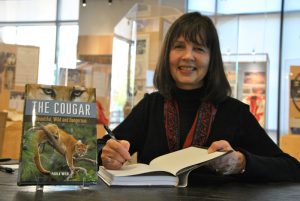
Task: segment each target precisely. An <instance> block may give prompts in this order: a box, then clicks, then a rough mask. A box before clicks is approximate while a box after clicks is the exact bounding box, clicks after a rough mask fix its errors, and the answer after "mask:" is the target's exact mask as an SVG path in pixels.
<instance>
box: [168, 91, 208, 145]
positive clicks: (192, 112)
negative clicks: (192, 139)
mask: <svg viewBox="0 0 300 201" xmlns="http://www.w3.org/2000/svg"><path fill="white" fill-rule="evenodd" d="M202 91H203V90H202V89H201V88H199V89H194V90H182V89H179V88H176V89H175V90H174V91H173V93H172V95H173V97H174V100H175V101H176V102H177V103H178V108H179V122H180V125H179V130H180V146H181V147H182V146H183V143H184V141H185V138H186V136H187V134H188V132H189V131H190V129H191V127H192V124H193V122H194V120H195V117H196V114H197V111H198V108H199V107H200V104H201V99H202V96H203V92H202Z"/></svg>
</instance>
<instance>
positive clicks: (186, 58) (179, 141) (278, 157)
mask: <svg viewBox="0 0 300 201" xmlns="http://www.w3.org/2000/svg"><path fill="white" fill-rule="evenodd" d="M154 86H155V87H156V88H157V90H158V91H157V92H154V93H152V94H149V95H145V97H144V98H143V99H142V100H141V101H140V102H139V103H138V105H137V106H136V107H134V108H133V110H132V111H131V113H130V114H129V116H128V117H127V118H126V119H125V120H124V122H122V123H121V124H120V125H119V126H118V127H117V128H116V129H115V130H114V133H115V134H116V137H117V139H120V140H119V141H116V140H108V141H107V143H106V145H105V146H104V147H103V150H102V154H101V159H102V164H103V165H104V166H105V167H106V168H109V169H119V168H121V166H122V165H123V163H124V162H125V161H126V160H130V154H132V153H134V152H138V161H139V162H141V163H149V162H150V161H151V160H152V159H153V158H155V157H157V156H159V155H163V154H166V153H169V152H172V151H175V150H178V149H182V148H184V147H188V146H191V145H201V146H207V147H209V148H208V152H214V151H216V150H225V151H228V150H233V152H231V153H230V154H228V155H226V157H223V158H222V159H219V160H217V161H215V162H214V163H211V164H209V165H208V168H207V167H206V168H201V169H199V170H198V171H199V172H205V173H207V174H210V173H212V174H216V172H217V173H218V174H221V175H234V176H235V177H237V178H240V179H245V180H247V179H248V180H267V181H300V164H299V162H298V161H297V160H296V159H294V158H292V157H291V156H289V155H287V154H285V153H283V152H282V151H281V150H280V149H279V148H278V146H277V145H276V144H275V143H274V142H273V141H272V140H271V139H270V138H269V136H268V135H267V134H266V132H265V131H264V129H263V128H262V127H261V126H260V125H259V123H258V122H257V120H256V119H255V118H254V117H253V115H252V114H251V113H250V111H249V107H248V105H246V104H244V103H242V102H240V101H238V100H236V99H233V98H231V97H230V96H229V95H230V92H231V91H230V86H229V83H228V81H227V79H226V76H225V73H224V68H223V63H222V57H221V52H220V46H219V39H218V35H217V31H216V29H215V27H214V25H213V23H212V21H211V20H210V19H209V18H208V17H206V16H203V15H201V14H200V13H197V12H194V13H187V14H184V15H183V16H181V17H180V18H178V19H177V20H176V21H175V22H174V23H173V24H172V26H171V27H170V29H169V31H168V33H167V35H166V38H165V41H164V45H163V48H162V52H161V55H160V58H159V61H158V65H157V68H156V71H155V76H154ZM195 157H197V156H195ZM179 160H180V159H179Z"/></svg>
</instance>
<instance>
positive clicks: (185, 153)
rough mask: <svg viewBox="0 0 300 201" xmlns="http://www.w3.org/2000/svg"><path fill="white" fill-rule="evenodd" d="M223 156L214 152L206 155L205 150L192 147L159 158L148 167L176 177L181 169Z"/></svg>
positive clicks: (222, 153) (221, 153)
mask: <svg viewBox="0 0 300 201" xmlns="http://www.w3.org/2000/svg"><path fill="white" fill-rule="evenodd" d="M224 154H226V152H214V153H210V154H208V153H207V149H204V148H200V147H193V146H192V147H188V148H185V149H181V150H178V151H175V152H172V153H169V154H165V155H162V156H159V157H157V158H155V159H153V160H152V161H151V162H150V166H151V167H155V168H159V169H162V170H165V171H169V172H170V173H172V174H174V175H178V173H180V172H179V171H180V170H182V169H185V168H187V167H190V166H193V165H196V164H201V163H203V162H206V161H209V160H211V159H213V158H216V157H219V156H221V155H224ZM196 167H198V166H196ZM196 167H195V168H196Z"/></svg>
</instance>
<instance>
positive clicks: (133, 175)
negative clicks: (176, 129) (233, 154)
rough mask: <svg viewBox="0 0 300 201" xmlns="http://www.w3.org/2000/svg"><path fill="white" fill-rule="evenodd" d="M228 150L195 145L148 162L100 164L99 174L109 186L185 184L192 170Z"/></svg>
mask: <svg viewBox="0 0 300 201" xmlns="http://www.w3.org/2000/svg"><path fill="white" fill-rule="evenodd" d="M227 153H229V152H214V153H210V154H208V153H207V149H205V148H201V147H196V146H192V147H188V148H185V149H182V150H179V151H175V152H172V153H169V154H165V155H162V156H159V157H157V158H154V159H153V160H152V161H151V162H150V164H149V165H147V164H142V163H137V164H131V165H124V166H123V167H122V168H121V169H120V170H108V169H106V168H104V167H103V166H100V168H99V171H98V175H99V177H100V178H101V179H102V180H103V181H104V182H105V183H106V184H107V185H109V186H178V187H186V186H187V183H188V175H189V173H190V172H191V171H192V170H194V169H196V168H198V167H200V166H202V165H204V164H206V163H207V162H208V161H211V160H214V159H216V158H219V157H222V156H224V155H225V154H227Z"/></svg>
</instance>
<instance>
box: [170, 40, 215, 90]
mask: <svg viewBox="0 0 300 201" xmlns="http://www.w3.org/2000/svg"><path fill="white" fill-rule="evenodd" d="M209 59H210V52H209V49H208V48H207V47H205V45H198V44H194V43H191V42H187V41H186V40H185V39H184V37H182V36H181V37H179V38H178V39H177V40H175V42H174V44H173V45H172V47H171V51H170V55H169V60H170V71H171V75H172V77H173V79H174V80H175V82H176V86H177V87H178V88H180V89H187V90H190V89H196V88H200V87H201V86H202V85H203V79H204V77H205V75H206V73H207V71H208V65H209Z"/></svg>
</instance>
